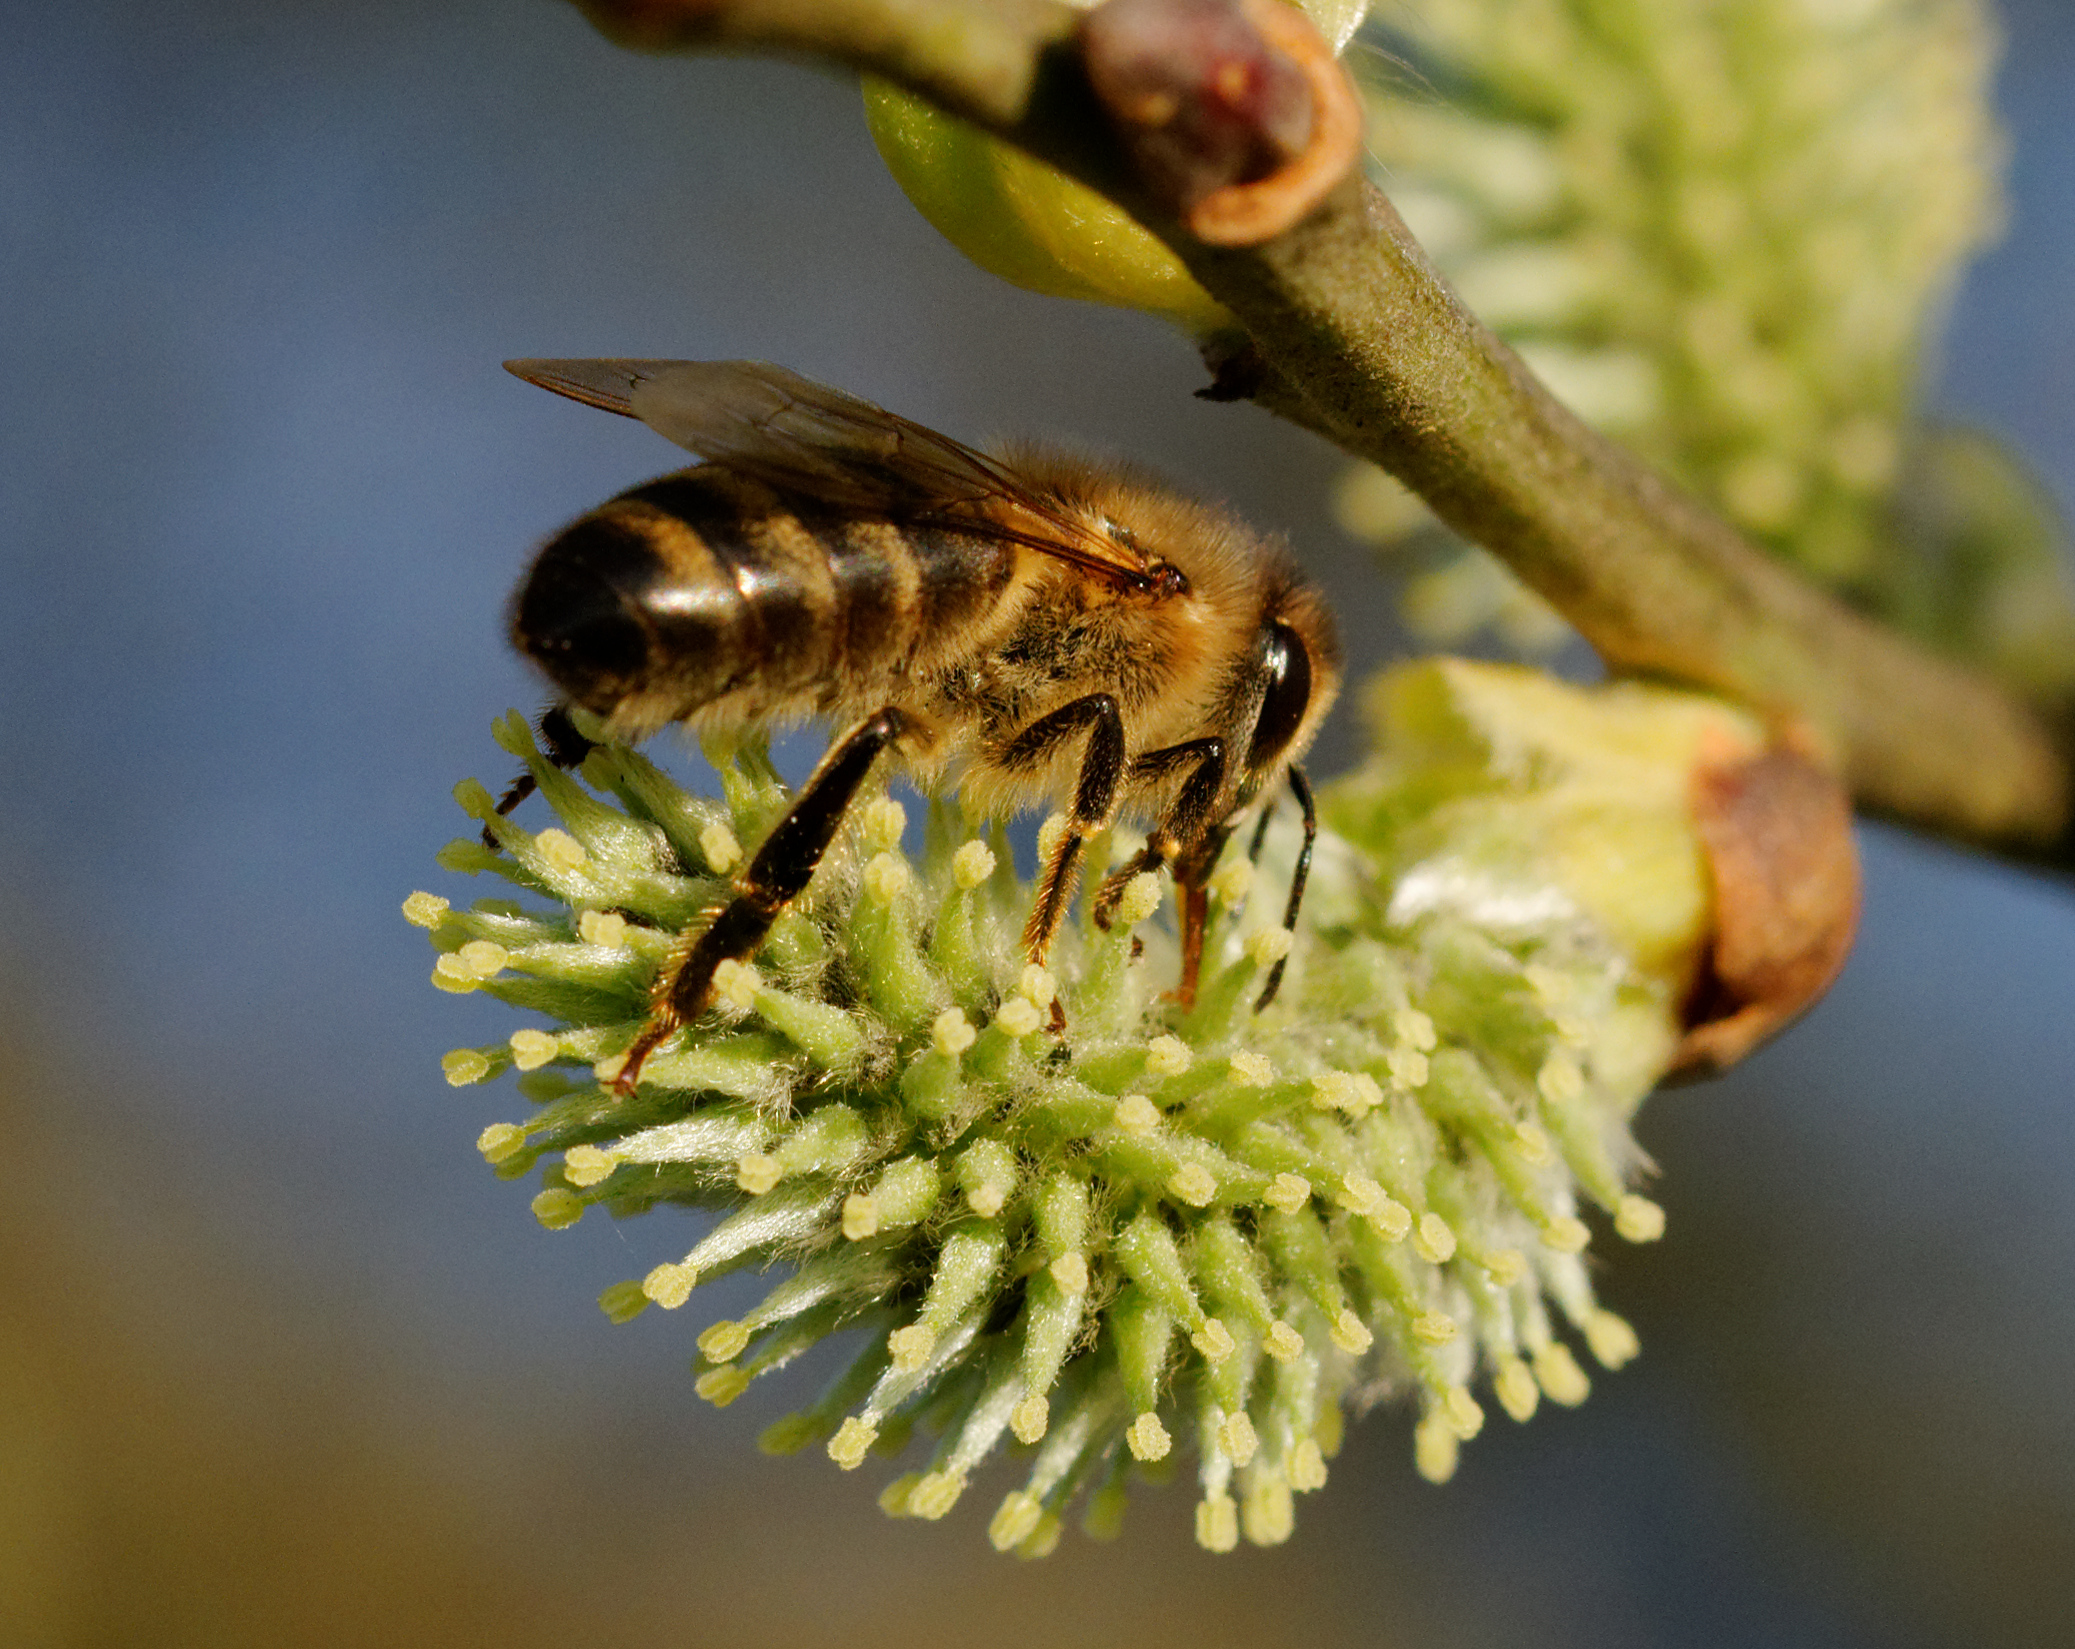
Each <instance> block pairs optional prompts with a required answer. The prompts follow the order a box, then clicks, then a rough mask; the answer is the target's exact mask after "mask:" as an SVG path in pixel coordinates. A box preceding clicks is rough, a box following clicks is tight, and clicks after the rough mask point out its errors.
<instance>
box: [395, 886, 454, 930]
mask: <svg viewBox="0 0 2075 1649" xmlns="http://www.w3.org/2000/svg"><path fill="white" fill-rule="evenodd" d="M452 908H453V906H451V905H450V904H448V903H447V901H446V900H444V899H442V898H441V897H440V896H439V895H438V894H437V893H414V894H412V895H411V896H410V897H409V898H408V899H406V900H405V901H404V902H403V919H404V920H405V921H406V922H408V923H410V924H411V926H412V927H414V928H436V927H438V926H439V919H440V918H441V917H442V916H444V915H446V914H447V912H448V911H449V910H451V909H452Z"/></svg>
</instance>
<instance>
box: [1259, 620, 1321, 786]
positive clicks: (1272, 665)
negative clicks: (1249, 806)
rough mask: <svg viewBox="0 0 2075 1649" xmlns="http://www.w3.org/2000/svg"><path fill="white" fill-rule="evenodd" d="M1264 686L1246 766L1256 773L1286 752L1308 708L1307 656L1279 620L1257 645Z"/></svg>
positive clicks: (1308, 671)
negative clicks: (1266, 678)
mask: <svg viewBox="0 0 2075 1649" xmlns="http://www.w3.org/2000/svg"><path fill="white" fill-rule="evenodd" d="M1261 668H1262V671H1263V673H1264V674H1265V675H1266V676H1267V677H1268V686H1267V690H1266V692H1265V693H1263V695H1262V697H1261V713H1260V715H1259V716H1258V717H1257V718H1256V719H1255V721H1254V737H1253V742H1252V743H1251V744H1249V745H1248V746H1247V752H1246V765H1247V766H1248V767H1249V768H1250V769H1252V770H1254V771H1256V772H1258V771H1259V770H1260V769H1262V768H1264V767H1266V766H1267V765H1268V764H1269V763H1270V762H1272V761H1274V760H1275V759H1276V757H1278V756H1280V755H1281V754H1282V753H1283V752H1284V751H1285V750H1287V749H1289V747H1290V741H1291V740H1292V739H1294V738H1295V737H1296V736H1297V729H1298V728H1300V727H1302V726H1303V725H1304V712H1305V711H1306V710H1307V709H1308V708H1309V707H1310V705H1311V654H1310V652H1309V651H1308V650H1307V649H1306V648H1305V645H1304V642H1303V640H1302V639H1301V638H1300V637H1299V636H1298V634H1297V632H1296V631H1295V630H1293V629H1291V628H1290V627H1289V626H1288V625H1287V624H1284V623H1283V622H1281V621H1280V620H1277V621H1276V622H1275V623H1273V624H1271V625H1269V626H1268V630H1267V634H1266V635H1265V636H1264V637H1263V639H1262V644H1261Z"/></svg>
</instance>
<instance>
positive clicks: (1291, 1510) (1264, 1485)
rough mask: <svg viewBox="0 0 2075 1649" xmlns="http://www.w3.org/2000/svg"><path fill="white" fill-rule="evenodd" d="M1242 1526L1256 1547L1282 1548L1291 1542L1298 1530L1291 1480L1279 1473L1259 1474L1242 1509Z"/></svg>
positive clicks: (1240, 1510)
mask: <svg viewBox="0 0 2075 1649" xmlns="http://www.w3.org/2000/svg"><path fill="white" fill-rule="evenodd" d="M1239 1523H1240V1527H1241V1528H1242V1529H1244V1530H1245V1531H1246V1537H1247V1539H1248V1540H1249V1541H1251V1542H1252V1543H1253V1544H1254V1545H1256V1546H1280V1545H1281V1544H1282V1543H1283V1542H1284V1541H1285V1540H1288V1539H1289V1538H1290V1536H1291V1535H1292V1534H1294V1533H1295V1532H1296V1529H1297V1508H1296V1507H1295V1506H1294V1505H1293V1504H1292V1503H1291V1500H1290V1480H1289V1479H1288V1478H1286V1477H1284V1476H1283V1475H1282V1474H1281V1473H1279V1472H1258V1473H1256V1474H1255V1476H1254V1480H1253V1481H1252V1482H1251V1483H1249V1484H1248V1485H1247V1488H1246V1500H1245V1502H1244V1503H1243V1504H1242V1505H1241V1506H1240V1508H1239Z"/></svg>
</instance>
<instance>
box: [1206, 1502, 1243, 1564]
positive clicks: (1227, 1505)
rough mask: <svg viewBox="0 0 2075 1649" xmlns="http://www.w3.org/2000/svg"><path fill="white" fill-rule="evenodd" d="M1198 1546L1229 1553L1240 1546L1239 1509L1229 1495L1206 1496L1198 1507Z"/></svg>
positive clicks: (1210, 1550) (1207, 1549)
mask: <svg viewBox="0 0 2075 1649" xmlns="http://www.w3.org/2000/svg"><path fill="white" fill-rule="evenodd" d="M1196 1544H1197V1545H1199V1546H1201V1547H1202V1548H1203V1549H1204V1550H1205V1551H1206V1552H1229V1551H1231V1550H1232V1548H1233V1547H1235V1546H1237V1545H1238V1544H1239V1507H1238V1505H1237V1504H1235V1503H1234V1501H1233V1499H1232V1497H1231V1496H1230V1495H1229V1494H1213V1495H1206V1496H1205V1497H1204V1498H1203V1499H1202V1500H1201V1501H1199V1502H1198V1503H1197V1506H1196Z"/></svg>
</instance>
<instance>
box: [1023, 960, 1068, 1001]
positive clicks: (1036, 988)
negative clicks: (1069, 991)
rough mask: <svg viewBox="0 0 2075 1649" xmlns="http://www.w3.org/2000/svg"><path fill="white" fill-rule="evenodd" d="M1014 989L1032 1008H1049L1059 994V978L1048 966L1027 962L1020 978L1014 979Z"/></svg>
mask: <svg viewBox="0 0 2075 1649" xmlns="http://www.w3.org/2000/svg"><path fill="white" fill-rule="evenodd" d="M1016 990H1017V992H1018V993H1019V994H1020V995H1021V996H1022V997H1023V999H1024V1000H1025V1001H1027V1002H1028V1003H1029V1004H1030V1005H1031V1006H1032V1007H1033V1008H1049V1007H1050V1006H1051V1005H1052V1000H1053V998H1054V997H1056V996H1058V994H1059V980H1058V978H1057V977H1056V976H1055V975H1054V974H1053V972H1052V970H1051V969H1050V968H1048V967H1045V966H1043V965H1042V964H1040V963H1037V962H1027V963H1025V964H1024V967H1023V976H1022V978H1020V979H1018V980H1017V981H1016Z"/></svg>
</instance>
